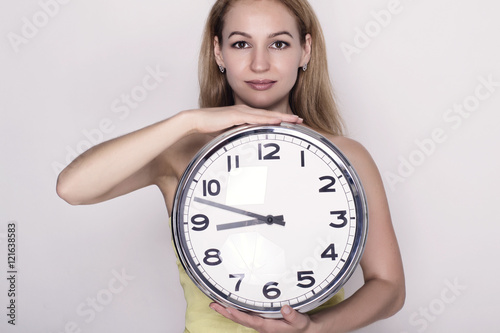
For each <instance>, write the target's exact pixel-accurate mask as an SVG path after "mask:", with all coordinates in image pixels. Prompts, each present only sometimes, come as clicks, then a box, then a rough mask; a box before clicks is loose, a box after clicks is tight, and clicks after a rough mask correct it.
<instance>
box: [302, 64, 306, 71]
mask: <svg viewBox="0 0 500 333" xmlns="http://www.w3.org/2000/svg"><path fill="white" fill-rule="evenodd" d="M302 70H303V71H304V72H305V71H306V70H307V62H306V63H305V64H304V66H302Z"/></svg>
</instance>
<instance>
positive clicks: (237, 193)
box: [172, 123, 368, 318]
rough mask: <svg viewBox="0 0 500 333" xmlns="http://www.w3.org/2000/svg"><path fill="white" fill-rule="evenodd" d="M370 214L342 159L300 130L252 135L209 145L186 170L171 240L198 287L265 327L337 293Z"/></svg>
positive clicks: (233, 135)
mask: <svg viewBox="0 0 500 333" xmlns="http://www.w3.org/2000/svg"><path fill="white" fill-rule="evenodd" d="M367 228H368V218H367V205H366V199H365V195H364V192H363V188H362V185H361V182H360V180H359V178H358V176H357V174H356V172H355V171H354V169H353V168H352V166H351V164H350V163H349V161H348V160H347V158H346V157H345V156H344V155H343V153H342V152H341V151H340V150H339V149H338V148H337V147H336V146H334V145H333V144H332V143H331V142H330V141H329V140H327V139H326V138H325V137H324V136H322V135H320V134H319V133H317V132H315V131H312V130H310V129H309V128H307V127H305V126H302V125H294V124H286V123H282V124H281V125H266V126H261V125H245V126H241V127H237V128H235V129H232V130H229V131H228V132H226V133H224V134H222V135H220V136H219V137H217V138H215V139H214V140H212V141H211V142H209V143H208V144H207V145H206V146H205V147H204V148H202V149H201V150H200V151H199V153H198V154H197V155H196V156H195V157H194V158H193V160H192V161H191V163H190V164H189V165H188V167H187V169H186V170H185V172H184V174H183V176H182V178H181V180H180V182H179V185H178V188H177V191H176V195H175V200H174V206H173V212H172V232H173V239H174V244H175V248H176V251H177V254H178V257H179V259H180V261H181V263H182V265H183V267H184V268H185V270H186V272H187V273H188V275H189V276H190V278H191V279H192V280H193V282H194V283H195V284H196V285H197V286H198V287H199V288H200V289H201V290H202V291H203V292H204V293H205V294H206V295H207V296H209V297H210V298H212V299H213V300H214V301H216V302H218V303H220V304H223V305H225V306H231V307H235V308H237V309H239V310H242V311H247V312H252V313H256V314H259V315H261V316H263V317H268V318H278V317H281V313H280V309H281V307H282V306H283V305H285V304H288V305H290V306H291V307H293V308H295V309H296V310H298V311H300V312H307V311H309V310H312V309H314V308H316V307H317V306H319V305H321V304H323V303H324V302H326V301H327V300H328V299H329V298H330V297H332V296H333V295H334V294H335V293H337V292H338V291H339V290H340V289H341V288H342V286H343V285H344V284H345V282H346V281H347V280H348V279H349V278H350V276H351V275H352V273H353V272H354V270H355V268H356V267H357V265H358V263H359V261H360V259H361V255H362V253H363V249H364V246H365V242H366V236H367Z"/></svg>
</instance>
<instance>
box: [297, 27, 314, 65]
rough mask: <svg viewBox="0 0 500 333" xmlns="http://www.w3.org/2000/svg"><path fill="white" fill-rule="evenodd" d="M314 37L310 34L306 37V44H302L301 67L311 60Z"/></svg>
mask: <svg viewBox="0 0 500 333" xmlns="http://www.w3.org/2000/svg"><path fill="white" fill-rule="evenodd" d="M311 48H312V38H311V35H310V34H307V35H306V37H305V42H304V45H302V57H301V58H300V67H302V66H304V65H305V64H307V63H309V61H310V60H311Z"/></svg>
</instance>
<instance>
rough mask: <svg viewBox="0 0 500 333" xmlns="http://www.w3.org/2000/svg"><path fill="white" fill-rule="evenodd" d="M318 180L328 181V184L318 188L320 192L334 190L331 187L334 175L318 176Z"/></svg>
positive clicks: (333, 183)
mask: <svg viewBox="0 0 500 333" xmlns="http://www.w3.org/2000/svg"><path fill="white" fill-rule="evenodd" d="M319 180H321V181H323V180H326V181H328V184H326V185H325V186H323V187H322V188H320V189H319V191H320V192H335V189H334V188H333V185H335V177H333V176H323V177H319Z"/></svg>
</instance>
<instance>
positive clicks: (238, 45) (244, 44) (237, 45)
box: [233, 42, 248, 49]
mask: <svg viewBox="0 0 500 333" xmlns="http://www.w3.org/2000/svg"><path fill="white" fill-rule="evenodd" d="M233 47H234V48H237V49H245V48H247V47H248V43H247V42H236V43H233Z"/></svg>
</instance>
